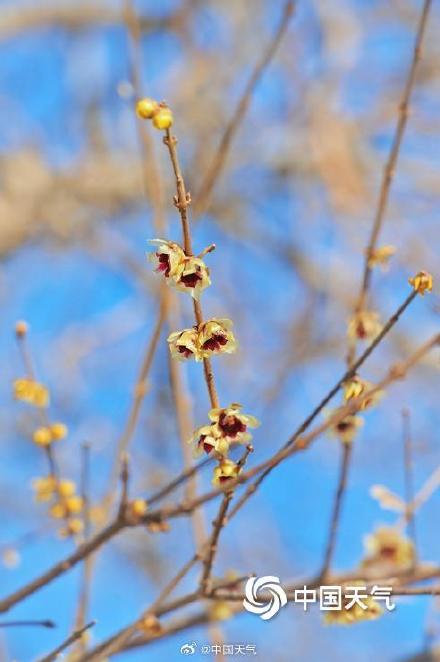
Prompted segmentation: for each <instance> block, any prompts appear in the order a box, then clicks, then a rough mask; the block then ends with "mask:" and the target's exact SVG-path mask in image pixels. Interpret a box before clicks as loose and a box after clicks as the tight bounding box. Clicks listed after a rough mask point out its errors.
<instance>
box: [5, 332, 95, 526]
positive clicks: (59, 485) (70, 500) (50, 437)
mask: <svg viewBox="0 0 440 662" xmlns="http://www.w3.org/2000/svg"><path fill="white" fill-rule="evenodd" d="M26 333H27V324H26V323H25V322H17V325H16V335H17V338H19V339H20V340H21V341H23V339H24V336H25V335H26ZM13 392H14V397H15V399H16V400H19V401H21V402H25V403H27V404H29V405H31V406H33V407H36V408H37V409H39V410H40V414H41V417H42V420H43V425H41V426H40V427H37V428H36V429H35V430H34V432H33V433H32V440H33V442H34V443H35V444H36V445H37V446H40V447H43V448H45V449H46V450H48V449H49V448H50V446H51V444H52V443H53V442H54V441H60V440H61V439H64V438H65V437H66V436H67V433H68V430H67V426H66V425H65V424H64V423H60V422H50V421H49V419H48V417H47V412H46V409H47V408H48V406H49V402H50V394H49V390H48V388H47V387H46V386H44V385H43V384H41V383H40V382H38V381H37V380H36V379H34V378H32V377H20V378H19V379H16V380H15V381H14V383H13ZM32 486H33V488H34V490H35V498H36V501H37V502H38V503H42V502H48V503H50V509H49V514H50V516H51V517H53V518H54V519H56V520H63V522H64V523H63V526H62V527H61V528H60V529H59V531H58V533H59V535H60V536H61V537H63V538H65V537H67V536H73V535H77V534H80V533H81V532H82V530H83V521H82V519H81V518H79V517H78V515H80V513H81V511H82V509H83V499H82V498H81V497H80V496H78V495H77V494H76V487H75V483H74V482H72V481H70V480H64V479H58V478H57V477H56V476H54V475H52V474H51V475H49V476H46V477H42V478H36V479H35V480H34V481H33V483H32Z"/></svg>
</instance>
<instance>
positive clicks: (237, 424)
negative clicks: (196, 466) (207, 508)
mask: <svg viewBox="0 0 440 662" xmlns="http://www.w3.org/2000/svg"><path fill="white" fill-rule="evenodd" d="M208 417H209V420H210V423H209V424H208V425H203V426H202V427H200V428H198V429H197V430H195V432H194V434H193V436H192V437H191V439H189V443H191V444H194V448H195V451H194V452H195V454H196V455H200V454H202V453H206V454H207V455H211V453H212V454H214V455H215V456H216V457H217V458H218V459H219V464H218V466H217V467H216V468H215V469H214V478H213V483H214V485H222V484H223V483H225V482H227V481H228V480H231V479H234V478H236V477H237V476H238V474H239V473H240V467H239V465H238V464H237V463H236V462H233V461H232V460H230V459H229V458H228V454H229V449H230V446H231V445H232V444H247V443H248V442H249V441H250V440H251V439H252V435H251V434H250V432H249V428H256V427H258V426H259V424H260V423H259V421H258V420H257V419H256V418H255V417H254V416H249V415H248V414H242V413H241V405H239V404H237V403H236V402H233V403H232V404H231V405H230V406H229V407H224V408H216V409H211V411H210V412H209V414H208Z"/></svg>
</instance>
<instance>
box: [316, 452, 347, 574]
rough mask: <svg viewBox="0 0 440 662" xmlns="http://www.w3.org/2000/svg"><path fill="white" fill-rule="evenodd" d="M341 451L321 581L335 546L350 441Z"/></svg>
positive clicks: (329, 564)
mask: <svg viewBox="0 0 440 662" xmlns="http://www.w3.org/2000/svg"><path fill="white" fill-rule="evenodd" d="M341 452H342V457H341V468H340V472H339V478H338V487H337V490H336V496H335V500H334V503H333V511H332V515H331V521H330V530H329V536H328V540H327V545H326V549H325V554H324V561H323V564H322V568H321V572H320V577H321V578H322V581H324V579H325V577H326V575H327V573H328V570H329V568H330V566H331V563H332V560H333V554H334V551H335V546H336V537H337V533H338V526H339V519H340V515H341V509H342V502H343V498H344V493H345V490H346V487H347V477H348V472H349V467H350V459H351V454H352V452H353V444H352V443H346V444H342V449H341Z"/></svg>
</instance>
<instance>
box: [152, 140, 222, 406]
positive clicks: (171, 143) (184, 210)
mask: <svg viewBox="0 0 440 662" xmlns="http://www.w3.org/2000/svg"><path fill="white" fill-rule="evenodd" d="M163 142H164V145H166V147H167V149H168V153H169V156H170V160H171V165H172V167H173V172H174V177H175V180H176V196H175V197H174V204H175V206H176V207H177V209H178V210H179V214H180V220H181V224H182V234H183V247H184V250H185V253H186V254H187V255H193V248H192V239H191V229H190V225H189V216H188V208H189V206H190V204H191V195H190V194H189V193H188V192H187V190H186V187H185V180H184V179H183V175H182V170H181V168H180V163H179V157H178V154H177V138H176V136H174V135H172V134H171V132H170V130H169V129H167V130H166V132H165V137H164V139H163ZM194 317H195V321H196V324H197V325H198V326H199V325H200V324H202V322H203V313H202V307H201V305H200V302H199V301H196V299H194ZM203 368H204V373H205V381H206V386H207V389H208V393H209V398H210V401H211V406H212V407H218V406H219V400H218V395H217V390H216V387H215V380H214V373H213V371H212V364H211V360H210V359H209V358H204V359H203Z"/></svg>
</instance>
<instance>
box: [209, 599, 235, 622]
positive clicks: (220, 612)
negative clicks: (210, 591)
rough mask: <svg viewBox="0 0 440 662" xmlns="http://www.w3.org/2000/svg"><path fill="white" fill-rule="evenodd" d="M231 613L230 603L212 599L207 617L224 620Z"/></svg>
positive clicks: (231, 614)
mask: <svg viewBox="0 0 440 662" xmlns="http://www.w3.org/2000/svg"><path fill="white" fill-rule="evenodd" d="M233 615H234V611H233V609H232V605H231V603H230V602H227V601H226V600H214V601H213V602H211V604H210V606H209V618H210V620H212V621H226V620H228V618H231V617H232V616H233Z"/></svg>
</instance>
